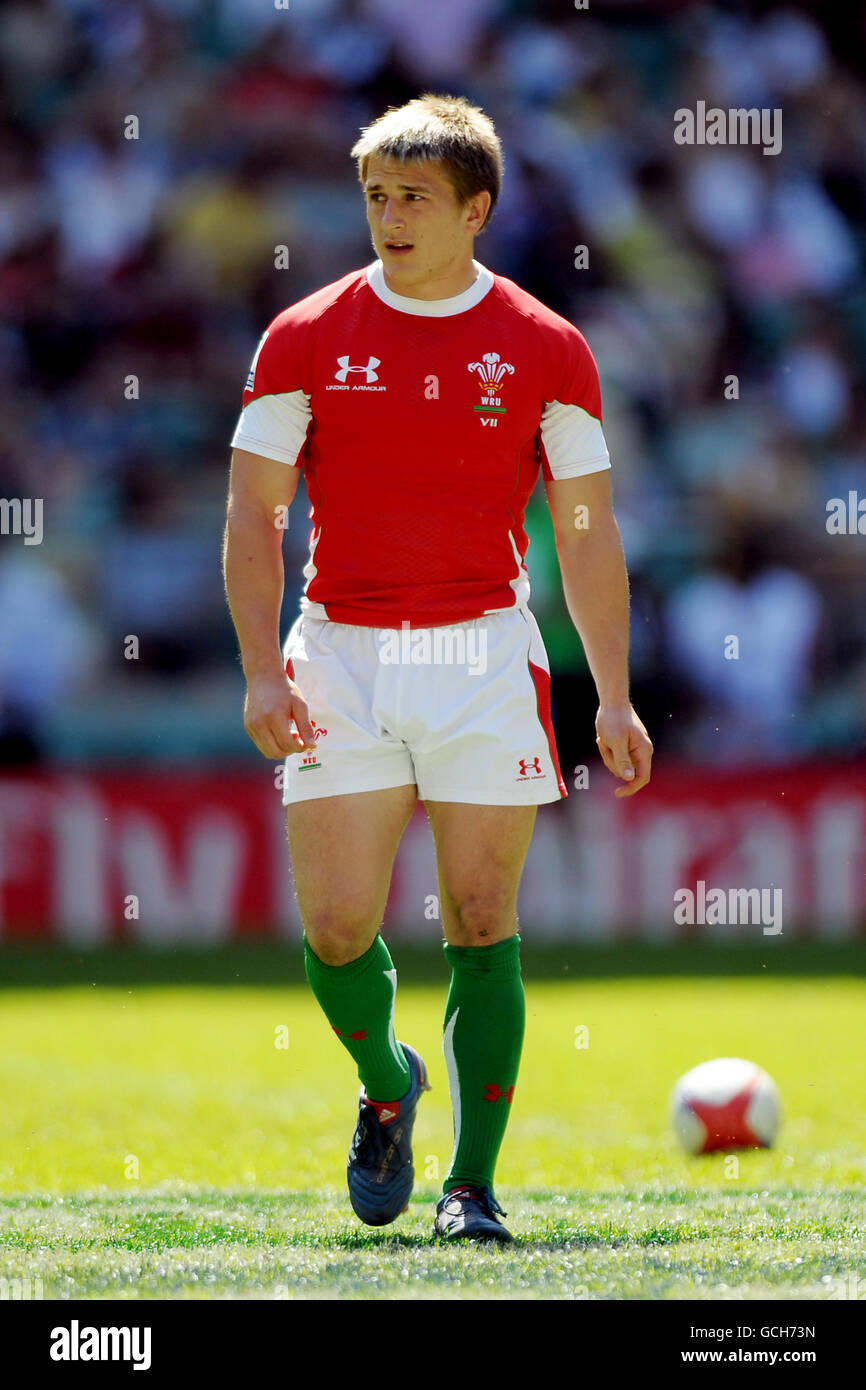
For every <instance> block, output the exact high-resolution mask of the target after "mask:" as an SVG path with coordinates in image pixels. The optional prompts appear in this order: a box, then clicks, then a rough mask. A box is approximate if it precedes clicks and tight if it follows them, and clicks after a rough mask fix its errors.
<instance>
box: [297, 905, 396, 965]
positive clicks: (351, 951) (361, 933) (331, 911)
mask: <svg viewBox="0 0 866 1390" xmlns="http://www.w3.org/2000/svg"><path fill="white" fill-rule="evenodd" d="M375 918H376V913H375V909H374V908H370V909H369V910H365V909H363V908H360V907H359V906H358V904H357V903H356V902H353V903H345V904H341V903H337V902H332V903H321V904H317V905H316V907H315V908H314V909H313V910H312V911H311V912H307V913H306V914H305V915H304V933H305V935H306V938H307V941H308V942H309V945H310V948H311V950H312V951H313V953H314V954H315V955H317V956H318V957H319V960H321V961H324V963H325V964H326V965H348V963H349V962H350V961H353V960H357V959H358V957H359V956H362V955H363V954H364V952H365V951H368V950H369V949H370V946H371V945H372V943H373V941H374V940H375V937H376V933H377V931H378V930H379V922H378V921H376V920H375Z"/></svg>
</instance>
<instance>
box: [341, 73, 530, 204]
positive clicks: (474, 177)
mask: <svg viewBox="0 0 866 1390" xmlns="http://www.w3.org/2000/svg"><path fill="white" fill-rule="evenodd" d="M374 156H378V157H380V158H387V159H398V160H400V161H401V163H408V162H409V161H410V160H411V161H414V160H424V159H431V160H438V161H439V162H440V163H441V164H442V166H443V169H444V171H445V172H446V174H447V175H448V177H449V178H450V180H451V183H452V184H453V187H454V192H455V193H456V195H457V201H458V202H459V203H466V202H468V201H469V199H470V198H471V197H472V196H473V195H474V194H475V193H481V192H483V191H485V190H486V191H487V192H488V193H489V194H490V207H489V209H488V212H487V216H486V217H485V219H484V221H483V223H482V225H481V228H480V230H482V231H483V229H484V228H485V227H486V226H487V224H488V222H489V221H490V219H491V217H492V216H493V209H494V207H495V206H496V200H497V198H498V197H499V190H500V188H501V187H502V175H503V172H504V168H505V162H504V160H503V158H502V147H501V145H500V143H499V137H498V135H497V134H496V130H495V128H494V125H493V122H492V121H491V119H490V117H489V116H486V115H485V114H484V112H483V111H482V110H481V108H480V106H473V105H472V104H471V102H469V101H467V99H466V97H454V96H437V95H436V94H435V93H434V92H425V93H424V94H423V96H420V97H414V98H413V100H412V101H408V102H407V103H406V105H405V106H399V107H397V106H391V107H389V108H388V110H387V111H386V112H385V114H384V115H383V116H380V117H379V118H378V120H375V121H373V123H372V125H368V126H365V127H364V129H363V131H362V133H361V138H360V139H359V140H358V141H356V143H355V145H354V146H353V147H352V158H353V159H354V160H356V161H357V164H358V177H359V178H360V180H361V182H362V183H363V182H364V180H365V179H366V177H367V167H368V164H369V161H370V159H371V158H373V157H374Z"/></svg>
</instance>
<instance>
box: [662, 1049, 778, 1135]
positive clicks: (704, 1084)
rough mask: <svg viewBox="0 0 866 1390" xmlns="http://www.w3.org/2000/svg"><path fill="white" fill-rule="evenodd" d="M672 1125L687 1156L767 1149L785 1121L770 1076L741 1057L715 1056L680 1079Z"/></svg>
mask: <svg viewBox="0 0 866 1390" xmlns="http://www.w3.org/2000/svg"><path fill="white" fill-rule="evenodd" d="M670 1109H671V1123H672V1125H673V1128H674V1133H675V1135H676V1137H677V1140H678V1142H679V1145H680V1147H681V1148H683V1149H685V1151H686V1153H689V1154H709V1153H715V1152H716V1151H718V1150H720V1149H724V1150H726V1151H727V1150H730V1149H769V1148H770V1147H771V1145H772V1144H773V1142H774V1140H775V1138H776V1136H777V1134H778V1132H779V1124H780V1122H781V1118H782V1106H781V1101H780V1099H779V1092H778V1090H777V1088H776V1084H775V1082H774V1081H773V1079H772V1077H770V1076H768V1075H767V1073H766V1072H765V1071H764V1070H763V1069H762V1068H761V1067H759V1066H756V1065H755V1063H754V1062H746V1061H744V1060H743V1058H742V1057H717V1058H716V1059H715V1060H714V1061H712V1062H702V1063H701V1064H700V1066H697V1067H692V1070H691V1071H687V1072H686V1074H685V1076H681V1077H680V1079H679V1081H678V1082H677V1084H676V1086H675V1087H674V1089H673V1093H672V1095H671V1102H670Z"/></svg>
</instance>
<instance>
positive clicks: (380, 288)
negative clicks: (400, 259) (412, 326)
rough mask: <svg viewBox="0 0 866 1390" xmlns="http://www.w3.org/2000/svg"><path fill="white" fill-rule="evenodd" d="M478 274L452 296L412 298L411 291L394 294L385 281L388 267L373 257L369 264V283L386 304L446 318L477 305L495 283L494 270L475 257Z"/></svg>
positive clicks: (424, 314)
mask: <svg viewBox="0 0 866 1390" xmlns="http://www.w3.org/2000/svg"><path fill="white" fill-rule="evenodd" d="M472 264H473V265H474V267H475V271H476V278H475V279H474V280H473V282H472V284H471V285H470V286H469V288H468V289H467V290H464V291H463V293H462V294H455V295H452V297H451V298H450V299H412V298H411V297H410V296H409V295H405V294H395V293H394V291H393V290H390V289H389V288H388V286H387V285H386V284H385V271H384V267H383V266H382V262H381V261H373V264H372V265H369V266H368V267H367V283H368V285H369V286H370V289H371V290H372V291H373V293H374V294H375V295H377V296H378V298H379V299H381V300H382V302H383V304H387V305H389V307H390V308H392V309H399V310H400V312H401V313H403V314H420V315H422V316H425V317H427V318H437V319H441V318H447V317H448V316H449V315H451V314H465V312H466V310H467V309H474V308H475V305H476V304H480V303H481V301H482V299H483V298H484V296H485V295H486V294H487V293H488V291H489V290H490V289H491V288H492V286H493V272H492V271H490V270H488V269H487V267H486V266H484V265H481V264H480V262H479V261H473V262H472Z"/></svg>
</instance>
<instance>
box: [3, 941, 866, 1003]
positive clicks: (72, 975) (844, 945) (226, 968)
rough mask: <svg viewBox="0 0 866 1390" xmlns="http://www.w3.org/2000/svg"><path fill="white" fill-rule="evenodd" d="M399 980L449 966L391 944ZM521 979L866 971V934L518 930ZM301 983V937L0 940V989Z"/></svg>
mask: <svg viewBox="0 0 866 1390" xmlns="http://www.w3.org/2000/svg"><path fill="white" fill-rule="evenodd" d="M391 949H392V954H393V956H394V961H395V964H396V966H397V969H398V971H399V973H400V979H401V982H403V983H405V984H411V983H413V982H415V983H432V982H439V983H441V984H442V985H443V987H445V985H446V984H447V980H448V970H447V966H446V962H445V959H444V956H443V953H442V949H441V945H439V944H436V943H431V945H430V946H419V945H417V944H416V943H413V944H411V945H409V944H406V943H404V942H401V941H400V940H399V938H398V939H397V940H396V941H395V942H393V943H392V945H391ZM521 957H522V961H523V973H524V978H525V979H526V981H527V982H528V983H531V982H532V981H534V980H560V981H568V980H602V979H626V978H637V979H643V978H651V977H664V976H699V977H701V978H704V979H706V978H711V977H714V976H718V977H722V976H731V975H745V976H749V975H752V976H760V977H761V978H762V979H772V978H778V977H780V976H815V975H848V976H858V977H861V978H862V977H864V976H866V941H864V942H815V941H796V942H790V943H786V944H782V943H781V942H780V941H778V940H776V939H774V940H773V941H772V942H770V943H767V942H765V941H763V940H756V941H755V942H753V943H737V944H736V945H731V946H724V945H720V944H718V943H715V942H714V943H708V942H697V941H686V942H683V943H678V944H672V945H652V944H649V943H647V942H629V941H617V942H616V943H615V944H611V945H606V946H576V945H573V944H562V945H547V944H545V945H535V944H533V943H532V940H531V927H524V928H523V944H522V947H521ZM293 984H303V985H305V984H306V979H305V975H304V962H303V953H302V950H301V944H300V942H299V941H298V942H284V943H274V942H265V941H263V942H260V943H236V944H232V945H227V946H215V947H214V946H202V947H193V946H176V947H143V946H129V945H122V944H118V945H115V946H111V947H96V948H93V949H90V950H76V949H75V948H72V947H68V946H59V945H51V946H46V945H44V944H35V943H34V944H14V945H12V944H9V943H8V941H7V943H6V944H4V945H3V946H2V947H0V990H2V989H46V988H52V987H56V988H62V987H64V986H79V987H80V986H82V985H87V986H91V987H93V986H96V987H98V986H100V985H104V986H106V987H121V986H126V987H129V986H135V985H140V986H147V985H158V986H165V985H202V986H211V987H212V986H226V987H230V986H233V985H235V986H240V987H242V988H250V987H257V986H265V987H267V988H270V989H273V988H274V987H280V986H283V985H293Z"/></svg>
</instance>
